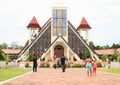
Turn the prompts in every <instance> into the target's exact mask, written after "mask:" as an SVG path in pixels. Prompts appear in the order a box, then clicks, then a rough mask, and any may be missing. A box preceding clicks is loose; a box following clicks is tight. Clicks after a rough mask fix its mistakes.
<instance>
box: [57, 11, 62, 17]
mask: <svg viewBox="0 0 120 85" xmlns="http://www.w3.org/2000/svg"><path fill="white" fill-rule="evenodd" d="M57 18H62V10H60V9H59V10H57Z"/></svg>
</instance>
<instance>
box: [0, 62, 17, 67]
mask: <svg viewBox="0 0 120 85" xmlns="http://www.w3.org/2000/svg"><path fill="white" fill-rule="evenodd" d="M4 67H6V62H4V61H0V68H4ZM7 67H19V63H17V62H8V65H7Z"/></svg>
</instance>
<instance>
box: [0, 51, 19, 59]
mask: <svg viewBox="0 0 120 85" xmlns="http://www.w3.org/2000/svg"><path fill="white" fill-rule="evenodd" d="M2 51H3V52H4V53H5V54H6V55H9V56H13V57H14V58H15V59H17V58H18V54H19V52H20V51H21V50H18V49H2Z"/></svg>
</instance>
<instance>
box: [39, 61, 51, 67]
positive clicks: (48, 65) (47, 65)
mask: <svg viewBox="0 0 120 85" xmlns="http://www.w3.org/2000/svg"><path fill="white" fill-rule="evenodd" d="M39 67H41V68H49V67H50V64H49V63H47V62H43V63H41V64H40V66H39Z"/></svg>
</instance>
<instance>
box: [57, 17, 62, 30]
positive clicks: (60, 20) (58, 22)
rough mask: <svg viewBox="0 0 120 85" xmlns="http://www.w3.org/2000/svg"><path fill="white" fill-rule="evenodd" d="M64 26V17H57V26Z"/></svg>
mask: <svg viewBox="0 0 120 85" xmlns="http://www.w3.org/2000/svg"><path fill="white" fill-rule="evenodd" d="M59 27H62V19H57V28H59Z"/></svg>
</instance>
